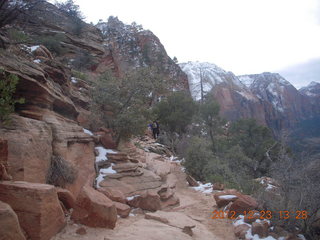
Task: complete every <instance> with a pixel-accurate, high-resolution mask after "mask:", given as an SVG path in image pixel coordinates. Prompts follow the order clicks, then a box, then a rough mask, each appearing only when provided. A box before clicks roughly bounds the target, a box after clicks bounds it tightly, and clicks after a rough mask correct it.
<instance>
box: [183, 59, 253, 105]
mask: <svg viewBox="0 0 320 240" xmlns="http://www.w3.org/2000/svg"><path fill="white" fill-rule="evenodd" d="M179 65H180V67H181V69H182V71H184V72H185V73H186V74H187V75H188V81H189V87H190V92H191V95H192V97H193V98H194V99H196V100H200V99H201V80H202V84H203V92H204V94H206V93H208V92H209V91H211V90H212V89H213V88H214V87H215V86H217V85H220V84H221V85H228V86H230V87H232V88H234V89H235V90H237V91H238V93H239V94H240V95H242V96H243V97H245V98H247V99H248V100H254V96H252V95H250V93H249V92H248V91H247V89H246V86H245V85H244V84H243V83H241V82H240V80H239V79H238V78H237V77H236V76H235V75H234V74H233V73H232V72H227V71H225V70H223V69H222V68H220V67H218V66H217V65H215V64H213V63H208V62H198V61H197V62H187V63H180V64H179Z"/></svg>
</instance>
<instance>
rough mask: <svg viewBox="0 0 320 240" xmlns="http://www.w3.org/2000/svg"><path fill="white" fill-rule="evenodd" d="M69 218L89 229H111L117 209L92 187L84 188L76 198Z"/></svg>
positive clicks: (113, 225)
mask: <svg viewBox="0 0 320 240" xmlns="http://www.w3.org/2000/svg"><path fill="white" fill-rule="evenodd" d="M71 218H72V219H73V220H74V221H75V222H77V223H81V224H83V225H86V226H89V227H107V228H111V229H113V228H114V227H115V225H116V221H117V209H116V207H115V205H114V204H113V202H112V201H111V200H110V199H109V198H107V197H106V196H105V195H104V194H102V193H101V192H98V191H96V190H94V189H93V188H92V187H89V186H84V187H83V188H82V190H81V192H80V194H79V196H78V199H77V202H76V206H75V208H74V211H73V212H72V215H71Z"/></svg>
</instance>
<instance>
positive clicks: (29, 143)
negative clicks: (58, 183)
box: [0, 116, 52, 183]
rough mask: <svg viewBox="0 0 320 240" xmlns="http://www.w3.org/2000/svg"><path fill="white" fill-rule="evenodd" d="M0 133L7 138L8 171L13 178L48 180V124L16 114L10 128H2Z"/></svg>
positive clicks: (30, 180)
mask: <svg viewBox="0 0 320 240" xmlns="http://www.w3.org/2000/svg"><path fill="white" fill-rule="evenodd" d="M0 135H2V136H6V139H8V140H7V141H8V164H9V166H10V168H9V173H10V175H12V177H13V179H14V180H25V181H28V182H38V183H45V182H46V175H47V172H48V168H49V166H50V162H51V155H52V149H51V143H52V131H51V128H50V127H49V125H48V124H46V123H44V122H42V121H38V120H34V119H30V118H24V117H20V116H14V117H13V119H12V125H11V126H10V128H9V127H8V128H2V129H0Z"/></svg>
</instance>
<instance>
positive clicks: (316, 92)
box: [299, 82, 320, 114]
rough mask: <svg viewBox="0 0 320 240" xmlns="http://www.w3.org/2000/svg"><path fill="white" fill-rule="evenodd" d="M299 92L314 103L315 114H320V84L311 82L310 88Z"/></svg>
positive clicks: (301, 89)
mask: <svg viewBox="0 0 320 240" xmlns="http://www.w3.org/2000/svg"><path fill="white" fill-rule="evenodd" d="M299 92H300V93H301V94H302V95H304V96H306V97H307V98H308V99H309V100H310V102H311V103H312V107H313V109H314V111H315V112H317V113H318V114H319V113H320V83H318V82H311V83H310V84H309V85H308V86H306V87H303V88H300V89H299Z"/></svg>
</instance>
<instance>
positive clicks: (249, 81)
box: [238, 75, 254, 88]
mask: <svg viewBox="0 0 320 240" xmlns="http://www.w3.org/2000/svg"><path fill="white" fill-rule="evenodd" d="M238 78H239V80H240V81H241V82H242V83H243V84H244V85H246V86H247V87H248V88H250V86H251V84H252V83H253V82H254V78H252V77H250V76H248V75H242V76H238Z"/></svg>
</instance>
